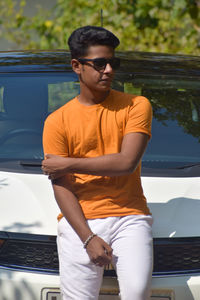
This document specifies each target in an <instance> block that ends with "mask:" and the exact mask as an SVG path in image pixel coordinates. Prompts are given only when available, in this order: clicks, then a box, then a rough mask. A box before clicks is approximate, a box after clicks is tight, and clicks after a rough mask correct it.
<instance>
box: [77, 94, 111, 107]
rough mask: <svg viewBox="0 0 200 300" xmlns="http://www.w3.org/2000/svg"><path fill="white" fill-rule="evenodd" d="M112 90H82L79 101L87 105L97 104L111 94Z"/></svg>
mask: <svg viewBox="0 0 200 300" xmlns="http://www.w3.org/2000/svg"><path fill="white" fill-rule="evenodd" d="M109 93H110V90H108V91H105V92H99V91H90V90H87V91H82V90H81V92H80V95H79V96H78V101H79V102H80V103H81V104H84V105H86V106H90V105H95V104H99V103H101V102H103V101H104V100H105V99H106V98H107V97H108V95H109Z"/></svg>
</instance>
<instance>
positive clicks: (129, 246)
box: [57, 215, 153, 300]
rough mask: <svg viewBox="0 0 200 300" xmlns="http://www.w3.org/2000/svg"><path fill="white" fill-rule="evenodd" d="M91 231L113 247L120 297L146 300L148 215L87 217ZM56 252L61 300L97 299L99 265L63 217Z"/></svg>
mask: <svg viewBox="0 0 200 300" xmlns="http://www.w3.org/2000/svg"><path fill="white" fill-rule="evenodd" d="M88 224H89V226H90V228H91V230H92V231H93V232H94V233H96V234H98V235H99V236H100V237H101V238H102V239H104V240H105V241H106V242H107V243H108V244H109V245H110V246H111V247H112V249H113V261H112V263H113V266H114V267H115V269H116V272H117V277H118V281H119V287H120V295H121V299H122V300H147V299H149V291H150V285H151V274H152V265H153V264H152V260H153V259H152V232H151V225H152V217H151V216H144V215H130V216H125V217H108V218H104V219H95V220H88ZM57 244H58V254H59V264H60V282H61V293H62V295H63V300H97V299H98V295H99V290H100V287H101V282H102V275H103V268H101V267H98V266H95V265H94V264H93V263H91V261H90V259H89V256H88V254H87V252H86V250H85V249H84V248H83V244H82V242H81V240H80V239H79V237H78V236H77V234H76V233H75V232H74V230H73V229H72V228H71V226H70V225H69V224H68V222H67V221H66V219H65V218H62V219H61V221H60V222H59V224H58V237H57Z"/></svg>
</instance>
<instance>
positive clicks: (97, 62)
mask: <svg viewBox="0 0 200 300" xmlns="http://www.w3.org/2000/svg"><path fill="white" fill-rule="evenodd" d="M106 64H107V61H106V59H105V58H96V59H94V67H95V68H96V69H99V70H101V69H104V68H105V67H106Z"/></svg>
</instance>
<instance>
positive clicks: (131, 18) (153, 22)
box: [0, 0, 200, 55]
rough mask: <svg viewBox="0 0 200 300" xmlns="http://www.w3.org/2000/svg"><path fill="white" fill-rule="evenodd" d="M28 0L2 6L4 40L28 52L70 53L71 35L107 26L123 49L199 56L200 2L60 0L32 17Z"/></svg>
mask: <svg viewBox="0 0 200 300" xmlns="http://www.w3.org/2000/svg"><path fill="white" fill-rule="evenodd" d="M26 5H28V4H27V3H26V0H21V1H20V5H18V6H17V5H16V2H15V1H14V0H1V1H0V36H4V37H6V39H8V40H10V41H13V42H15V43H16V44H17V45H18V48H23V49H31V48H34V49H66V48H67V39H68V37H69V35H70V33H71V32H72V31H73V30H74V29H75V28H77V27H80V26H84V25H96V26H100V25H101V24H102V23H101V21H102V20H101V10H102V11H103V26H104V27H106V28H107V29H109V30H111V31H113V32H114V33H115V34H116V35H117V36H118V37H119V38H120V40H121V44H120V46H119V48H118V49H119V50H131V51H134V50H136V51H151V52H152V51H153V52H163V53H165V52H167V53H185V54H197V55H198V54H199V53H200V0H110V1H107V0H90V1H86V0H73V1H71V0H57V2H56V5H55V7H53V9H52V10H49V11H46V10H45V9H42V8H38V11H37V14H35V15H34V16H32V17H27V16H26V15H25V13H24V8H25V6H26Z"/></svg>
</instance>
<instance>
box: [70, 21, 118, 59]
mask: <svg viewBox="0 0 200 300" xmlns="http://www.w3.org/2000/svg"><path fill="white" fill-rule="evenodd" d="M119 43H120V41H119V39H118V38H117V37H116V36H115V35H114V34H113V33H112V32H110V31H109V30H107V29H105V28H103V27H98V26H84V27H80V28H78V29H76V30H75V31H73V32H72V34H71V35H70V37H69V39H68V45H69V48H70V52H71V58H80V57H84V56H86V55H87V51H88V48H89V47H90V46H96V45H103V46H109V47H112V48H113V49H115V48H116V47H117V46H118V45H119Z"/></svg>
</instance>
